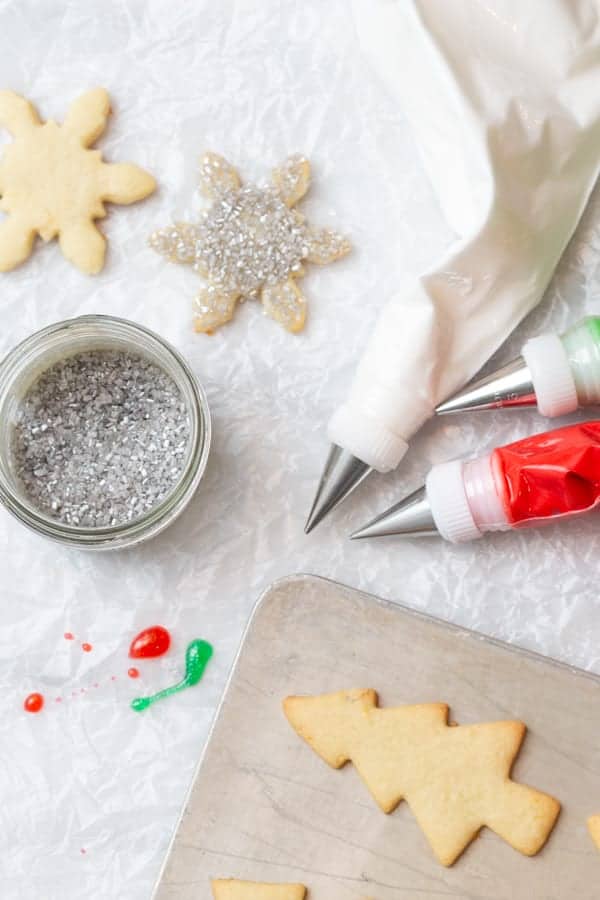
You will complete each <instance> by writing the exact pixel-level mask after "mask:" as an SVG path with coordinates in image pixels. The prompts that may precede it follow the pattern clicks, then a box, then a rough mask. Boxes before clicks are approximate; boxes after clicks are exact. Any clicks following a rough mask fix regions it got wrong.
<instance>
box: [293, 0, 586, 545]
mask: <svg viewBox="0 0 600 900" xmlns="http://www.w3.org/2000/svg"><path fill="white" fill-rule="evenodd" d="M353 14H354V18H355V22H356V30H357V35H358V40H359V42H360V46H361V50H362V52H363V55H364V57H365V64H370V65H371V66H372V67H373V68H374V69H375V70H376V71H377V72H378V73H379V74H380V76H381V77H382V78H383V80H384V82H385V83H386V85H387V87H388V89H389V90H390V92H391V94H392V96H393V97H394V98H395V99H396V100H397V101H398V104H399V105H400V106H401V108H402V109H403V111H404V112H405V114H406V116H407V117H408V119H409V121H410V124H411V126H412V129H413V132H414V135H415V137H416V139H417V143H418V144H419V146H420V150H421V153H422V156H423V162H424V165H425V168H426V170H427V174H428V176H429V178H430V180H431V182H432V184H433V186H434V188H435V190H436V192H437V195H438V199H439V203H440V206H441V209H442V212H443V213H444V215H445V217H446V219H447V220H448V223H449V224H450V226H451V227H452V228H453V230H454V231H455V232H456V234H457V241H456V243H455V244H454V246H453V247H452V248H451V250H450V252H449V254H447V255H446V256H445V257H444V258H443V259H441V260H440V261H439V262H438V263H437V264H436V265H434V266H433V267H432V268H431V269H430V270H429V271H428V272H427V273H425V274H423V275H422V276H420V277H419V278H416V279H407V280H406V282H405V283H404V284H403V285H401V286H400V288H399V290H398V292H397V293H396V295H395V296H394V297H393V298H392V299H391V300H390V301H389V302H388V303H387V304H386V305H385V306H384V307H383V309H382V311H381V313H380V315H379V319H378V321H377V323H376V325H375V329H374V331H373V333H372V335H371V337H370V339H369V341H368V343H367V346H366V348H365V351H364V353H363V356H362V358H361V360H360V362H359V365H358V368H357V371H356V374H355V377H354V380H353V382H352V385H351V387H350V391H349V394H348V396H347V397H346V399H345V401H344V402H343V403H342V405H341V406H340V407H339V408H338V409H337V410H336V411H335V413H334V415H333V417H332V419H331V421H330V423H329V429H328V432H329V438H330V440H331V442H332V447H331V450H330V453H329V458H328V460H327V463H326V465H325V469H324V472H323V475H322V477H321V482H320V484H319V487H318V490H317V494H316V497H315V500H314V502H313V506H312V509H311V512H310V515H309V517H308V521H307V523H306V528H305V530H306V531H307V532H309V531H310V530H311V529H312V528H314V527H315V525H316V524H317V523H318V522H320V521H321V520H322V519H323V518H324V517H325V516H326V515H327V513H328V512H329V511H330V510H332V509H333V508H334V507H335V506H337V505H338V503H340V502H342V500H343V499H344V498H345V497H347V496H348V495H349V494H350V493H351V492H352V491H353V490H354V489H355V488H356V487H357V486H358V485H359V484H360V483H361V482H362V481H363V480H364V479H365V478H366V477H367V476H368V475H369V474H370V472H372V471H378V472H389V471H391V470H392V469H394V468H396V466H397V465H398V464H399V462H400V460H401V459H402V457H403V456H404V454H405V452H406V450H407V448H408V441H409V440H410V438H411V436H412V435H413V434H414V433H415V432H416V431H417V430H418V429H419V428H420V427H421V425H422V424H423V423H424V422H425V421H426V420H427V419H428V418H429V417H430V416H431V415H433V412H434V410H435V408H436V406H438V404H440V403H441V402H442V401H443V400H444V399H445V398H446V397H448V396H449V395H450V394H452V393H453V392H455V391H456V390H458V389H459V388H460V387H461V386H462V385H463V384H465V383H466V382H467V381H469V380H470V379H471V378H473V376H474V375H475V373H476V372H477V371H478V370H479V369H480V368H481V366H482V365H483V364H484V363H485V362H486V360H487V359H488V358H489V357H490V356H491V355H492V354H493V353H494V351H495V350H496V349H497V348H498V347H499V346H500V344H501V343H502V342H503V341H504V340H505V338H506V337H507V336H508V335H509V334H510V332H511V331H512V330H513V329H514V328H515V327H516V326H517V325H518V323H519V322H520V321H521V319H522V318H523V317H524V316H525V315H527V313H528V312H530V311H531V310H532V309H533V307H534V306H535V305H536V304H537V303H538V302H539V301H540V299H541V298H542V295H543V293H544V291H545V289H546V287H547V285H548V282H549V280H550V278H551V276H552V273H553V271H554V269H555V267H556V265H557V263H558V261H559V259H560V257H561V255H562V253H563V251H564V249H565V246H566V244H567V243H568V241H569V239H570V237H571V235H572V233H573V231H574V229H575V227H576V225H577V222H578V220H579V218H580V216H581V214H582V212H583V209H584V207H585V205H586V202H587V200H588V197H589V195H590V193H591V190H592V188H593V186H594V183H595V181H596V178H597V175H598V171H599V164H600V154H599V152H598V147H599V146H600V22H599V11H598V6H597V4H596V3H595V2H594V0H528V2H527V3H524V2H523V0H452V2H451V3H449V2H448V0H402V2H392V0H353ZM390 240H393V235H390Z"/></svg>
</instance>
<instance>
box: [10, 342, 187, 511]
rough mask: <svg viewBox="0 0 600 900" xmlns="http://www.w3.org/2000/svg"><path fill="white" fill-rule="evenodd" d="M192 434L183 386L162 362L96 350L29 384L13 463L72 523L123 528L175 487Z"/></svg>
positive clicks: (34, 491) (47, 506)
mask: <svg viewBox="0 0 600 900" xmlns="http://www.w3.org/2000/svg"><path fill="white" fill-rule="evenodd" d="M189 435H190V422H189V417H188V414H187V411H186V408H185V403H184V400H183V397H182V395H181V391H180V390H179V388H178V387H177V385H176V384H175V382H174V381H173V379H172V378H171V376H170V375H168V374H167V373H166V372H165V371H164V370H163V369H161V368H160V367H159V366H157V365H156V364H155V363H152V362H150V361H149V360H147V359H145V358H144V357H142V356H138V355H136V354H134V353H129V352H127V351H124V350H89V351H86V352H81V353H78V354H76V355H74V356H69V357H67V358H66V359H64V360H61V361H60V362H58V363H55V364H54V365H52V366H51V367H50V368H48V369H46V371H44V372H43V373H42V374H41V375H40V376H39V378H38V379H37V380H36V381H35V382H34V383H33V384H32V386H31V387H30V388H29V390H28V392H27V393H26V395H25V396H24V398H23V399H22V400H21V402H20V405H19V408H18V411H17V415H16V421H15V424H14V426H13V432H12V439H11V451H12V462H13V466H14V471H15V473H16V475H17V477H18V479H19V480H20V482H21V484H22V487H23V489H24V492H25V494H26V496H27V497H28V499H29V502H30V503H32V504H33V505H34V506H35V507H36V508H37V509H39V510H40V512H43V513H45V514H46V515H49V516H51V517H53V518H55V519H57V520H59V521H61V522H64V523H65V524H68V525H79V526H84V527H92V528H93V527H102V526H107V525H120V524H124V523H126V522H130V521H132V520H133V519H137V518H139V516H141V515H142V514H143V513H145V512H147V511H148V510H150V509H151V508H152V507H154V506H156V504H157V503H159V502H160V501H161V500H163V499H164V498H165V497H166V496H167V494H169V493H170V491H171V490H172V489H173V488H174V486H175V484H176V483H177V481H178V479H179V477H180V476H181V474H182V471H183V467H184V461H185V455H186V449H187V445H188V440H189Z"/></svg>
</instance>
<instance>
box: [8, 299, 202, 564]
mask: <svg viewBox="0 0 600 900" xmlns="http://www.w3.org/2000/svg"><path fill="white" fill-rule="evenodd" d="M87 327H89V328H90V335H89V337H90V339H91V338H92V337H95V338H96V339H98V338H106V339H107V343H108V342H109V341H110V339H111V338H113V339H114V340H120V341H122V342H123V344H127V343H130V344H131V351H132V352H134V353H137V354H141V355H144V349H148V352H149V353H150V352H151V351H153V352H154V353H156V356H157V357H159V361H158V362H157V365H159V366H161V363H160V356H161V355H162V356H163V357H166V359H167V360H168V361H169V362H170V364H171V366H172V368H173V370H174V372H170V373H168V374H171V377H174V374H175V373H176V375H177V377H174V380H175V381H176V383H177V386H178V388H179V390H180V391H181V394H182V399H183V400H184V402H185V406H186V411H187V414H188V416H189V418H190V437H189V448H188V451H187V456H186V461H185V465H184V468H183V471H182V472H181V474H180V476H179V478H178V480H177V482H176V484H175V485H174V486H173V487H172V489H171V490H170V491H169V492H168V494H167V495H166V497H164V498H163V499H162V500H161V501H160V502H159V503H157V504H155V505H154V506H153V507H151V508H150V509H149V510H147V511H146V512H145V513H143V514H142V515H140V516H138V517H137V518H136V519H133V520H130V521H126V522H121V523H118V524H115V525H106V526H98V527H92V526H85V527H84V526H78V525H69V524H67V523H63V522H61V521H60V520H58V519H54V518H52V517H51V516H49V515H46V514H45V513H43V512H41V511H40V510H39V509H36V507H35V506H34V505H33V504H30V503H28V502H27V501H26V500H25V499H24V498H23V497H20V496H19V494H18V492H17V491H16V490H14V489H13V487H12V485H11V481H10V478H9V477H7V473H6V472H5V471H4V466H3V465H0V502H1V503H2V504H3V505H4V506H5V507H6V508H7V509H8V510H9V511H10V512H11V513H12V514H13V515H15V516H16V517H17V518H18V519H19V520H20V521H21V522H22V523H23V524H24V525H27V526H28V527H29V528H31V529H33V530H34V531H36V532H37V533H38V534H43V535H44V536H46V537H48V538H51V539H53V540H55V541H59V542H61V543H66V544H70V545H72V546H78V547H87V548H89V549H117V548H121V547H126V546H132V545H134V544H137V543H140V542H141V541H144V540H147V539H148V538H150V537H154V536H155V535H157V534H158V533H159V532H160V531H162V530H163V529H164V528H166V527H167V526H168V525H169V524H171V522H173V521H174V519H175V518H176V517H177V516H178V515H179V513H181V512H182V511H183V509H184V508H185V506H187V503H188V502H189V500H190V499H191V497H192V496H193V494H194V492H195V490H196V488H197V486H198V484H199V482H200V480H201V478H202V475H203V474H204V470H205V468H206V464H207V461H208V455H209V450H210V443H211V432H212V429H211V417H210V409H209V406H208V400H207V398H206V394H205V392H204V389H203V387H202V385H201V384H200V383H199V381H198V379H197V378H196V376H195V375H194V373H193V371H192V369H191V368H190V366H189V364H188V363H187V361H186V360H185V358H184V357H183V356H182V355H181V354H180V353H179V351H178V350H176V349H175V348H174V347H173V346H172V345H171V344H170V343H169V342H168V341H166V340H165V339H164V338H162V337H161V336H160V335H159V334H157V333H156V332H154V331H152V330H151V329H149V328H146V326H144V325H140V324H138V323H137V322H133V321H131V320H129V319H124V318H121V317H118V316H110V315H105V314H87V315H83V316H77V317H74V318H71V319H64V320H61V321H59V322H55V323H53V324H51V325H48V326H46V327H45V328H42V329H40V330H39V331H36V332H34V333H33V334H30V335H29V336H28V337H26V338H25V339H24V340H22V341H20V342H19V343H18V344H16V345H15V346H14V347H13V348H12V349H11V350H9V351H8V353H7V354H6V355H5V357H4V358H3V359H2V360H1V361H0V400H3V398H4V396H5V395H6V393H7V392H8V391H10V389H11V387H12V386H13V385H14V382H15V380H16V379H17V377H18V376H19V374H20V373H22V372H23V371H26V370H27V368H28V367H30V366H31V365H32V363H33V361H34V360H35V359H36V352H37V354H38V355H41V356H43V354H44V349H48V348H44V345H45V343H46V342H48V341H52V339H53V338H56V339H58V340H60V338H64V339H65V340H66V341H67V342H68V337H69V332H71V335H72V337H73V338H74V339H77V337H79V338H83V337H85V333H86V328H87ZM97 329H100V333H96V334H95V335H93V334H92V332H93V330H97ZM136 338H137V342H136ZM140 338H143V339H144V341H145V342H146V346H141V345H140V343H139V340H140ZM147 345H150V347H149V348H148V347H147ZM62 349H64V350H66V354H65V355H68V348H67V345H65V346H64V347H63V348H62ZM58 358H61V357H57V359H58ZM62 358H64V357H62ZM155 362H156V360H155ZM49 365H51V363H50V364H49ZM163 365H164V364H163ZM48 367H49V366H46V367H44V368H48ZM161 367H162V366H161ZM44 368H42V369H41V370H40V372H41V371H44Z"/></svg>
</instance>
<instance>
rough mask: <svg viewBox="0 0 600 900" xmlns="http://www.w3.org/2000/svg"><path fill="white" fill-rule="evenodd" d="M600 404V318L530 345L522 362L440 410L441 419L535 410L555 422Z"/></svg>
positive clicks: (455, 397)
mask: <svg viewBox="0 0 600 900" xmlns="http://www.w3.org/2000/svg"><path fill="white" fill-rule="evenodd" d="M595 404H600V316H587V317H586V318H585V319H582V320H581V321H580V322H578V323H577V325H574V326H573V328H570V329H569V331H567V332H566V333H565V334H563V335H561V336H559V335H557V334H542V335H540V336H539V337H535V338H532V339H531V340H529V341H527V343H526V344H525V346H524V347H523V349H522V351H521V356H519V357H517V359H515V360H513V361H512V362H510V363H508V365H506V366H504V367H503V368H502V369H498V371H496V372H494V373H492V374H491V375H488V376H487V377H485V378H481V379H480V380H479V381H476V382H474V383H473V384H471V385H470V386H468V387H466V388H465V389H464V390H462V391H459V392H458V393H457V394H454V395H453V396H452V397H450V398H449V399H448V400H446V401H445V403H442V404H440V406H438V407H437V409H436V413H437V414H438V415H446V414H447V413H455V412H465V411H471V410H479V409H501V408H504V407H522V406H537V408H538V410H539V411H540V413H541V414H542V415H543V416H548V417H549V418H554V417H555V416H564V415H566V413H570V412H573V410H575V409H577V408H578V407H580V406H593V405H595Z"/></svg>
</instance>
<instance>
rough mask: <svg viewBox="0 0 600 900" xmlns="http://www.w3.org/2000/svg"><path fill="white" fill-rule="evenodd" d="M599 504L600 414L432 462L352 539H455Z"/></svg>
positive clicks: (582, 510)
mask: <svg viewBox="0 0 600 900" xmlns="http://www.w3.org/2000/svg"><path fill="white" fill-rule="evenodd" d="M598 505H600V420H598V421H592V422H583V423H580V424H578V425H567V426H566V427H565V428H557V429H555V430H553V431H546V432H543V433H542V434H534V435H532V436H531V437H527V438H524V439H523V440H520V441H516V442H515V443H513V444H507V445H506V446H505V447H498V448H496V449H495V450H493V451H492V453H489V454H487V455H486V456H481V457H478V458H477V459H471V460H452V461H451V462H446V463H442V464H440V465H437V466H434V467H433V469H431V471H430V472H429V475H428V476H427V480H426V482H425V485H424V486H423V487H422V488H420V489H419V490H418V491H415V493H414V494H411V495H410V496H409V497H407V498H405V499H404V500H402V501H401V502H400V503H398V504H396V505H395V506H393V507H391V509H388V510H387V511H386V512H384V513H383V514H382V515H380V516H378V517H377V518H376V519H374V520H373V521H372V522H370V523H369V524H368V525H365V526H364V527H363V528H361V529H359V530H358V531H356V532H354V534H353V535H352V538H367V537H383V536H386V535H403V536H404V537H421V536H428V535H436V534H438V535H441V537H443V538H445V540H447V541H451V542H452V543H462V542H464V541H472V540H475V539H476V538H479V537H481V536H482V534H484V533H485V532H487V531H508V530H510V529H512V528H523V527H526V526H533V525H544V524H546V523H550V522H555V521H557V520H559V519H563V518H567V517H569V516H576V515H581V514H583V513H586V512H589V511H590V510H593V509H595V508H596V507H597V506H598Z"/></svg>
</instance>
